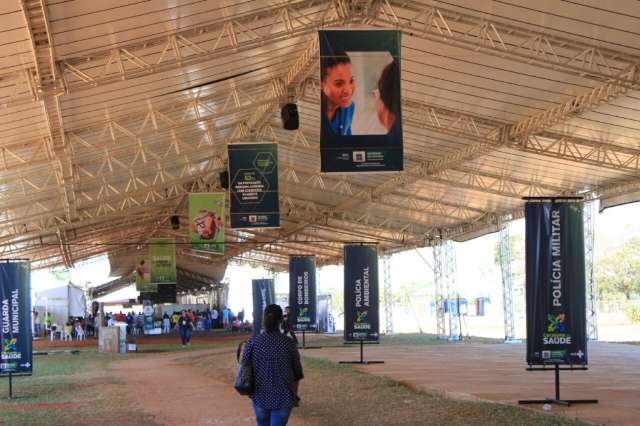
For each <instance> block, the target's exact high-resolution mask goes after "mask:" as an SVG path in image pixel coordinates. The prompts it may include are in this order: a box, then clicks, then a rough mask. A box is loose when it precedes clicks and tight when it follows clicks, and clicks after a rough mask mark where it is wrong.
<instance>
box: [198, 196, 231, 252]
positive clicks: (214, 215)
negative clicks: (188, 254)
mask: <svg viewBox="0 0 640 426" xmlns="http://www.w3.org/2000/svg"><path fill="white" fill-rule="evenodd" d="M224 196H225V194H224V192H215V193H197V194H189V220H190V221H191V226H190V227H189V241H191V248H192V249H194V250H200V251H206V252H209V253H216V254H223V253H224V220H223V218H224Z"/></svg>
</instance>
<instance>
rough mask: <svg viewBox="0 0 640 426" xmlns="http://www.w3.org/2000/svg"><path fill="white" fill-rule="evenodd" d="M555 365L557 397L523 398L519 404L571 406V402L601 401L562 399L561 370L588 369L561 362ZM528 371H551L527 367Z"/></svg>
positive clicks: (543, 368)
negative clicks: (561, 366)
mask: <svg viewBox="0 0 640 426" xmlns="http://www.w3.org/2000/svg"><path fill="white" fill-rule="evenodd" d="M554 365H555V368H554V370H555V376H556V383H555V385H556V397H555V398H545V399H521V400H519V401H518V404H523V405H524V404H558V405H562V406H564V407H569V406H571V404H597V403H598V402H599V401H598V400H597V399H560V370H565V371H572V370H578V371H586V370H588V368H587V367H573V366H572V367H570V368H560V365H559V364H554ZM527 371H549V369H548V368H546V367H542V368H533V367H530V368H527Z"/></svg>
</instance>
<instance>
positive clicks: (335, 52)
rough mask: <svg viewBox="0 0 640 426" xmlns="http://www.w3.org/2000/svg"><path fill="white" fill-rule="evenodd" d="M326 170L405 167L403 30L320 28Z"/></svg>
mask: <svg viewBox="0 0 640 426" xmlns="http://www.w3.org/2000/svg"><path fill="white" fill-rule="evenodd" d="M319 37H320V85H321V91H320V96H321V118H320V160H321V171H323V172H379V171H399V170H402V169H403V154H402V113H401V107H400V103H401V102H400V44H401V40H400V32H399V31H389V30H353V31H320V32H319Z"/></svg>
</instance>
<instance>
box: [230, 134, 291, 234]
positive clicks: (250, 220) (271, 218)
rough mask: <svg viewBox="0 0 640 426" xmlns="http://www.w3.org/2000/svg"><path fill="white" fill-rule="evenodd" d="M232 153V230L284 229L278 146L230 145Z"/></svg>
mask: <svg viewBox="0 0 640 426" xmlns="http://www.w3.org/2000/svg"><path fill="white" fill-rule="evenodd" d="M228 154H229V217H230V220H231V227H232V228H275V227H278V226H280V203H279V200H278V144H275V143H241V144H229V145H228Z"/></svg>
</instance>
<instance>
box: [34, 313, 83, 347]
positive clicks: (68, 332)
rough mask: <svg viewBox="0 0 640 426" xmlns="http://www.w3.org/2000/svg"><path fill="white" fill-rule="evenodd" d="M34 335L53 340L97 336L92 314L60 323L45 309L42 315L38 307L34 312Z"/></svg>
mask: <svg viewBox="0 0 640 426" xmlns="http://www.w3.org/2000/svg"><path fill="white" fill-rule="evenodd" d="M32 319H33V336H34V337H36V338H42V337H45V338H46V337H49V338H50V339H51V340H56V339H60V340H65V341H69V340H84V339H85V338H86V337H87V336H95V324H94V323H95V321H94V318H93V316H92V315H88V316H87V317H86V318H85V317H69V318H67V320H66V321H65V322H64V323H61V324H58V323H57V322H55V321H54V319H53V315H52V314H51V313H50V312H48V311H45V312H44V314H43V315H42V316H41V315H40V312H38V311H37V310H36V309H34V310H33V312H32Z"/></svg>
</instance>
